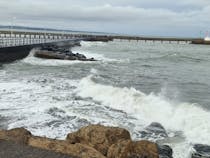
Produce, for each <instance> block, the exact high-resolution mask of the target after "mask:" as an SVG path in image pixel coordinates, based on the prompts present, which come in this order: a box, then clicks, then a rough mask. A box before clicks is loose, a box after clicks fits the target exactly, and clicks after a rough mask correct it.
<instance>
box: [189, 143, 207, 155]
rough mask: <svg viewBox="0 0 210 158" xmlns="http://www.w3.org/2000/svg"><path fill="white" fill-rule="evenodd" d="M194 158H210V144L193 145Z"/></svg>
mask: <svg viewBox="0 0 210 158" xmlns="http://www.w3.org/2000/svg"><path fill="white" fill-rule="evenodd" d="M192 158H210V146H208V145H204V144H195V145H194V146H193V151H192Z"/></svg>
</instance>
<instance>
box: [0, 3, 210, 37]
mask: <svg viewBox="0 0 210 158" xmlns="http://www.w3.org/2000/svg"><path fill="white" fill-rule="evenodd" d="M0 25H20V26H30V27H44V28H56V29H68V30H80V31H93V32H109V33H120V34H130V35H143V36H177V37H179V36H182V37H201V36H205V34H206V32H207V31H210V0H173V1H172V0H0Z"/></svg>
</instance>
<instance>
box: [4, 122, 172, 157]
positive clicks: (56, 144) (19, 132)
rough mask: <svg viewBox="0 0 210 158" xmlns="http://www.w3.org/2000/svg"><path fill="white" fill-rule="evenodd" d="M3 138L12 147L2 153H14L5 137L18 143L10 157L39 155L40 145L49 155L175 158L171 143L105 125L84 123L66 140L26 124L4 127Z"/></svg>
mask: <svg viewBox="0 0 210 158" xmlns="http://www.w3.org/2000/svg"><path fill="white" fill-rule="evenodd" d="M0 140H1V141H3V144H0V146H1V145H3V147H4V146H5V147H6V146H7V147H8V149H7V150H5V151H3V148H0V157H1V154H4V155H8V154H10V153H11V150H10V149H9V144H5V141H6V142H8V143H10V142H13V144H14V148H11V149H13V150H14V153H12V154H11V157H8V158H13V157H14V156H15V155H19V154H20V155H21V154H25V153H26V154H25V155H28V154H31V156H32V157H30V155H29V156H28V157H27V158H36V157H37V156H39V155H40V154H38V155H37V154H36V151H34V150H36V149H37V150H38V149H40V150H41V151H40V153H43V152H44V153H46V155H48V154H52V153H58V154H61V155H58V158H60V157H59V156H64V158H66V157H65V156H66V155H68V156H70V157H78V158H158V157H160V158H172V149H171V148H170V147H169V146H166V145H163V146H159V145H158V144H156V143H154V142H150V141H147V140H141V141H132V140H131V137H130V133H129V132H128V131H127V130H126V129H123V128H118V127H106V126H102V125H89V126H87V127H83V128H81V129H80V130H78V131H76V132H74V133H69V134H68V135H67V138H66V140H56V139H50V138H45V137H38V136H33V135H32V134H31V133H30V132H29V131H28V130H26V129H24V128H16V129H12V130H0ZM1 141H0V143H1ZM15 144H16V145H15ZM25 146H27V147H26V149H25ZM15 147H17V148H15ZM35 148H36V149H35ZM42 150H43V151H42ZM12 156H13V157H12ZM55 156H56V154H55ZM40 157H42V155H41V156H40ZM46 157H47V156H46ZM21 158H25V157H24V156H23V157H21ZM52 158H54V157H53V156H52ZM55 158H56V157H55Z"/></svg>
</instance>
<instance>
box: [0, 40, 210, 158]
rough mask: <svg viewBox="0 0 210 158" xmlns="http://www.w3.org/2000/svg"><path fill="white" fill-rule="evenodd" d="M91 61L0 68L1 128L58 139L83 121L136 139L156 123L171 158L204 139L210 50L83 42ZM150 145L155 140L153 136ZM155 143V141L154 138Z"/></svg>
mask: <svg viewBox="0 0 210 158" xmlns="http://www.w3.org/2000/svg"><path fill="white" fill-rule="evenodd" d="M73 51H74V52H79V53H83V54H85V55H86V56H87V57H94V58H95V59H97V60H98V61H97V62H79V61H59V60H43V59H38V58H35V57H33V55H32V53H33V51H32V53H31V55H29V56H28V57H27V58H25V59H23V60H21V61H17V62H15V63H12V64H5V65H2V66H1V67H0V123H1V124H0V128H8V129H11V128H14V127H25V128H27V129H29V130H30V131H32V133H33V134H35V135H40V136H48V137H51V138H58V139H63V138H65V136H66V134H67V133H69V132H72V131H75V130H77V129H79V128H80V127H83V126H85V125H88V124H97V123H100V124H103V125H111V126H119V127H123V128H126V129H128V130H129V131H130V132H131V134H132V138H133V139H136V140H139V139H141V137H140V132H139V131H141V130H142V129H143V128H144V127H146V126H147V125H149V124H150V123H151V122H159V123H161V124H162V125H163V126H164V127H165V129H166V130H167V133H168V135H169V138H167V139H165V140H161V141H160V142H161V143H164V144H169V145H170V146H171V147H172V148H173V151H174V157H175V158H184V157H187V156H188V155H189V153H190V149H191V146H192V145H193V144H195V143H203V144H209V142H210V125H209V120H210V98H209V96H210V47H209V46H197V45H190V44H167V43H165V44H164V43H163V44H160V43H143V42H126V41H114V42H108V43H102V42H94V43H93V42H82V46H81V47H76V48H73ZM151 140H153V139H152V138H151ZM153 141H158V140H153Z"/></svg>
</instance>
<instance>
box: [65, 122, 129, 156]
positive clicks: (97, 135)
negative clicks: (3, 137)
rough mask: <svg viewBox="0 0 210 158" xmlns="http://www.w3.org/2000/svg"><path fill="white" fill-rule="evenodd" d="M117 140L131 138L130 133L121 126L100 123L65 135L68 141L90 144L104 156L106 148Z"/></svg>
mask: <svg viewBox="0 0 210 158" xmlns="http://www.w3.org/2000/svg"><path fill="white" fill-rule="evenodd" d="M119 140H131V137H130V133H129V132H128V131H127V130H125V129H122V128H117V127H105V126H101V125H90V126H87V127H84V128H81V129H80V130H79V131H77V132H75V133H70V134H68V135H67V141H68V142H70V143H72V144H74V143H81V144H86V145H89V146H92V147H93V148H95V149H96V150H98V151H100V152H101V153H102V154H103V155H105V156H106V155H107V151H108V148H109V147H110V146H111V145H112V144H115V143H117V142H118V141H119Z"/></svg>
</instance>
